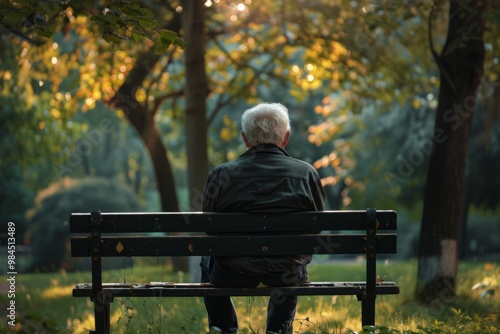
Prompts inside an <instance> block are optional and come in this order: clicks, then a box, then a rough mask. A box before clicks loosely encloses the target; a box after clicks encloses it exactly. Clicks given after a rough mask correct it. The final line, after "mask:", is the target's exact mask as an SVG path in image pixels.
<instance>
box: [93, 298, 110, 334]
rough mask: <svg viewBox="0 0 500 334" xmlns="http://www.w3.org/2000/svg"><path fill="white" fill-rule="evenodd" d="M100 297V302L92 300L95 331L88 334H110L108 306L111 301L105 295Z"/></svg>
mask: <svg viewBox="0 0 500 334" xmlns="http://www.w3.org/2000/svg"><path fill="white" fill-rule="evenodd" d="M101 296H102V301H100V300H94V318H95V330H94V331H90V334H110V331H111V324H110V313H111V312H110V305H111V302H112V301H113V299H112V297H111V296H108V295H106V294H102V295H101ZM110 297H111V298H110Z"/></svg>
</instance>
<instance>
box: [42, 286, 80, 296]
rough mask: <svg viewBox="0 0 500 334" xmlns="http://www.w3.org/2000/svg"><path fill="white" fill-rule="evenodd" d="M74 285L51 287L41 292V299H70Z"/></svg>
mask: <svg viewBox="0 0 500 334" xmlns="http://www.w3.org/2000/svg"><path fill="white" fill-rule="evenodd" d="M73 288H74V285H69V286H53V287H50V288H47V289H45V290H43V292H42V297H43V298H48V299H55V298H62V297H70V296H71V294H72V291H73Z"/></svg>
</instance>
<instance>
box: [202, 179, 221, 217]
mask: <svg viewBox="0 0 500 334" xmlns="http://www.w3.org/2000/svg"><path fill="white" fill-rule="evenodd" d="M217 180H218V173H217V172H216V171H215V170H214V171H212V172H211V173H210V174H209V175H208V180H207V183H206V184H205V189H204V191H203V204H202V211H203V212H216V211H217V196H218V195H219V191H220V188H219V183H218V182H217Z"/></svg>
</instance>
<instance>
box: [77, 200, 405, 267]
mask: <svg viewBox="0 0 500 334" xmlns="http://www.w3.org/2000/svg"><path fill="white" fill-rule="evenodd" d="M396 227H397V215H396V212H395V211H392V210H382V211H380V210H378V211H375V210H374V209H368V210H351V211H322V212H297V213H288V214H267V213H266V214H264V213H209V212H182V213H179V212H175V213H170V212H161V213H159V212H157V213H101V212H93V213H73V214H72V215H71V217H70V231H71V233H72V234H76V235H77V236H73V237H72V239H71V254H72V256H74V257H94V256H99V257H128V256H193V255H232V256H242V255H298V254H395V253H396V249H397V243H396V234H395V230H396ZM181 232H182V233H181Z"/></svg>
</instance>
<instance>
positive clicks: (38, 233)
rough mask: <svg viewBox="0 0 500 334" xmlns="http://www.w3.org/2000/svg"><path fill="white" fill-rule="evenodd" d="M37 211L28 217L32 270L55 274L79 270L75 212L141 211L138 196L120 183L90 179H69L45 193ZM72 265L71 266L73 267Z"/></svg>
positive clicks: (40, 196)
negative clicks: (73, 246) (72, 241)
mask: <svg viewBox="0 0 500 334" xmlns="http://www.w3.org/2000/svg"><path fill="white" fill-rule="evenodd" d="M35 202H36V203H35V208H34V209H33V210H31V212H30V214H29V215H28V216H29V218H30V223H31V228H30V231H29V233H28V238H27V239H28V243H29V244H30V245H31V252H32V263H31V266H30V269H31V270H37V271H53V270H57V269H59V268H65V269H75V268H74V264H76V263H77V262H76V261H74V260H75V259H72V260H71V262H70V261H66V260H67V259H68V258H69V237H70V234H69V226H68V221H69V216H70V214H71V213H74V212H91V211H96V210H101V211H107V212H127V211H140V210H141V205H140V204H139V202H138V200H137V198H136V196H135V194H134V193H133V192H132V191H131V190H130V189H129V188H127V187H126V186H124V185H123V184H122V183H120V182H119V181H117V180H108V179H104V178H98V177H89V178H85V179H81V180H73V179H70V178H65V179H63V180H61V181H60V182H57V183H54V184H52V185H50V186H49V187H48V188H47V189H45V190H42V191H41V192H40V193H39V194H38V195H37V197H36V200H35ZM70 263H71V265H70Z"/></svg>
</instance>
